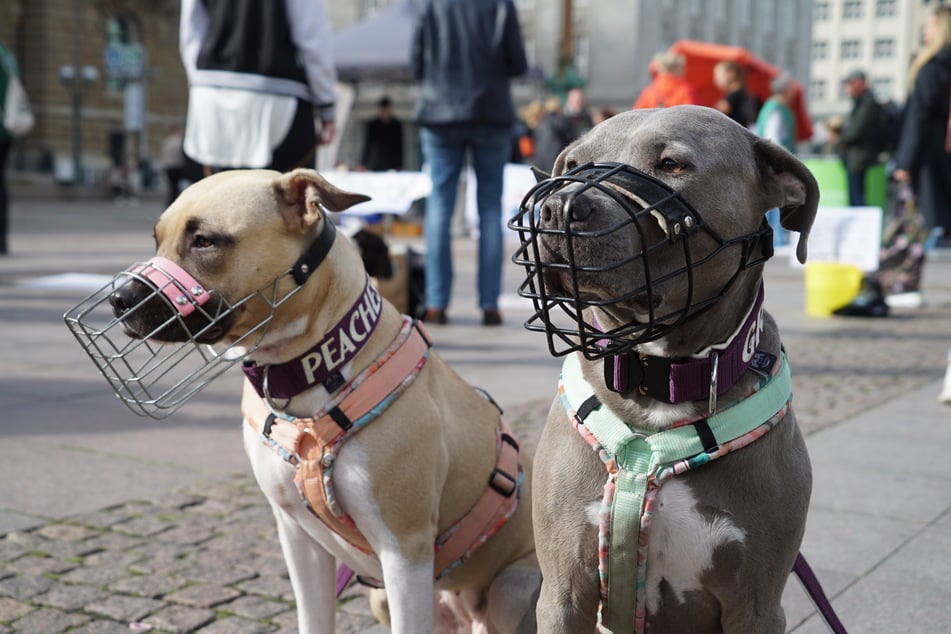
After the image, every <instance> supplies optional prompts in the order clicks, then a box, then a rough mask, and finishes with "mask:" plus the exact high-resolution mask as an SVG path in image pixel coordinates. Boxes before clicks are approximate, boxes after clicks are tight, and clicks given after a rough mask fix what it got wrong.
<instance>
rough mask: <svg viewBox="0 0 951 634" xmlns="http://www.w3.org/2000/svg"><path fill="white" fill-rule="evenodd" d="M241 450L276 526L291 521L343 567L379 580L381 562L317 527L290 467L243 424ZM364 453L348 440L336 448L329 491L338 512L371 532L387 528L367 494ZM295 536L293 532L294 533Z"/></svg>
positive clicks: (326, 528) (318, 521)
mask: <svg viewBox="0 0 951 634" xmlns="http://www.w3.org/2000/svg"><path fill="white" fill-rule="evenodd" d="M243 428H244V429H243V431H244V447H245V451H246V452H247V454H248V458H249V459H250V461H251V466H252V469H253V471H254V476H255V478H256V479H257V481H258V486H260V487H261V490H262V491H263V492H264V495H265V497H267V499H268V502H270V504H271V506H272V508H273V510H274V515H275V518H276V519H277V521H278V522H292V523H293V524H295V525H296V526H297V527H299V528H300V529H302V530H303V531H304V533H306V534H307V536H308V537H309V538H311V539H314V540H316V541H317V542H318V543H319V544H320V545H321V546H323V547H324V548H325V549H326V550H327V551H328V552H330V553H331V554H332V555H333V556H334V557H335V558H336V559H337V560H338V561H345V562H347V563H348V564H349V565H350V567H351V568H353V569H354V570H355V571H356V572H357V574H360V575H363V576H368V577H373V578H376V579H379V578H381V577H382V574H383V573H382V569H381V567H380V562H379V560H378V559H377V558H376V557H373V556H371V555H367V554H365V553H363V552H361V551H359V550H357V549H356V548H354V547H353V546H351V545H350V544H349V542H347V541H346V540H344V539H343V538H342V537H340V536H339V535H337V534H336V533H335V532H333V531H332V530H330V529H329V528H328V527H327V525H326V524H324V523H323V522H321V521H320V520H319V519H318V518H317V517H316V516H315V515H314V514H313V513H312V512H311V511H310V510H309V509H307V507H306V506H304V503H303V501H302V500H301V496H300V493H299V492H298V489H297V485H296V484H295V483H294V474H295V471H296V470H295V468H294V466H293V465H290V464H288V463H287V462H285V461H284V460H283V459H282V458H281V457H280V456H279V455H278V454H277V452H275V451H274V450H273V449H272V448H271V447H269V446H267V445H266V444H265V443H264V442H263V441H262V439H261V437H260V435H259V434H258V432H256V431H254V429H252V428H251V426H250V425H248V424H247V423H245V424H244V425H243ZM367 462H368V461H367V460H366V454H365V453H364V452H363V451H362V450H361V448H360V446H359V441H357V440H356V439H353V440H351V441H350V442H348V443H347V445H346V446H345V447H343V448H342V449H341V452H340V455H339V456H338V459H337V461H336V463H335V468H334V491H335V493H336V495H337V499H338V501H339V503H340V505H341V507H342V508H344V509H346V510H347V513H348V514H349V515H350V516H351V517H352V518H354V521H356V522H357V524H358V525H360V526H368V525H373V527H374V529H375V530H383V531H385V530H386V528H385V526H384V524H383V521H382V519H381V518H380V512H379V508H378V507H377V506H376V504H375V503H374V501H373V496H372V495H371V494H370V492H369V482H368V480H367V475H366V474H367V471H366V465H367ZM295 532H296V531H295Z"/></svg>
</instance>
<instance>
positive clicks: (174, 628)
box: [143, 605, 215, 634]
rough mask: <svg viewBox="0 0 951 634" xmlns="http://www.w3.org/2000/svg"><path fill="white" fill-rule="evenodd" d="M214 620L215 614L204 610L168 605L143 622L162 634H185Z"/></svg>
mask: <svg viewBox="0 0 951 634" xmlns="http://www.w3.org/2000/svg"><path fill="white" fill-rule="evenodd" d="M214 620H215V613H214V612H212V611H211V610H208V609H204V608H191V607H188V606H184V605H170V606H168V607H166V608H162V609H161V610H159V611H158V612H156V613H154V614H152V615H151V616H149V617H148V618H146V619H145V620H144V621H143V622H144V623H145V624H147V625H152V626H154V627H155V628H156V629H158V630H161V631H163V632H173V633H174V634H185V633H186V632H194V631H195V630H196V629H198V628H200V627H201V626H203V625H207V624H209V623H211V622H212V621H214Z"/></svg>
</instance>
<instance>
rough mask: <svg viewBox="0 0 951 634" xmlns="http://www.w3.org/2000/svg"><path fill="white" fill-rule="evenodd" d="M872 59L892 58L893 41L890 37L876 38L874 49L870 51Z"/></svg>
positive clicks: (893, 53) (893, 52) (893, 50)
mask: <svg viewBox="0 0 951 634" xmlns="http://www.w3.org/2000/svg"><path fill="white" fill-rule="evenodd" d="M872 55H873V56H874V57H894V56H895V40H894V39H893V38H890V37H880V38H876V40H875V45H874V48H873V49H872Z"/></svg>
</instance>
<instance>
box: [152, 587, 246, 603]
mask: <svg viewBox="0 0 951 634" xmlns="http://www.w3.org/2000/svg"><path fill="white" fill-rule="evenodd" d="M240 596H241V592H239V591H238V590H235V589H234V588H228V587H225V586H219V585H214V584H205V583H201V584H196V585H193V586H189V587H187V588H184V589H182V590H179V591H178V592H173V593H172V594H170V595H168V596H167V597H165V600H166V601H171V602H174V603H183V604H185V605H190V606H194V607H199V608H211V607H214V606H216V605H219V604H221V603H227V602H228V601H231V600H233V599H236V598H238V597H240Z"/></svg>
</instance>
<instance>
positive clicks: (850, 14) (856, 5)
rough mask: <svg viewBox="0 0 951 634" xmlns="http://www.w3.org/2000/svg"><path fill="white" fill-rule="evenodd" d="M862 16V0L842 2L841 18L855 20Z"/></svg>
mask: <svg viewBox="0 0 951 634" xmlns="http://www.w3.org/2000/svg"><path fill="white" fill-rule="evenodd" d="M861 17H862V0H845V2H843V3H842V18H843V19H845V20H857V19H859V18H861Z"/></svg>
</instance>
